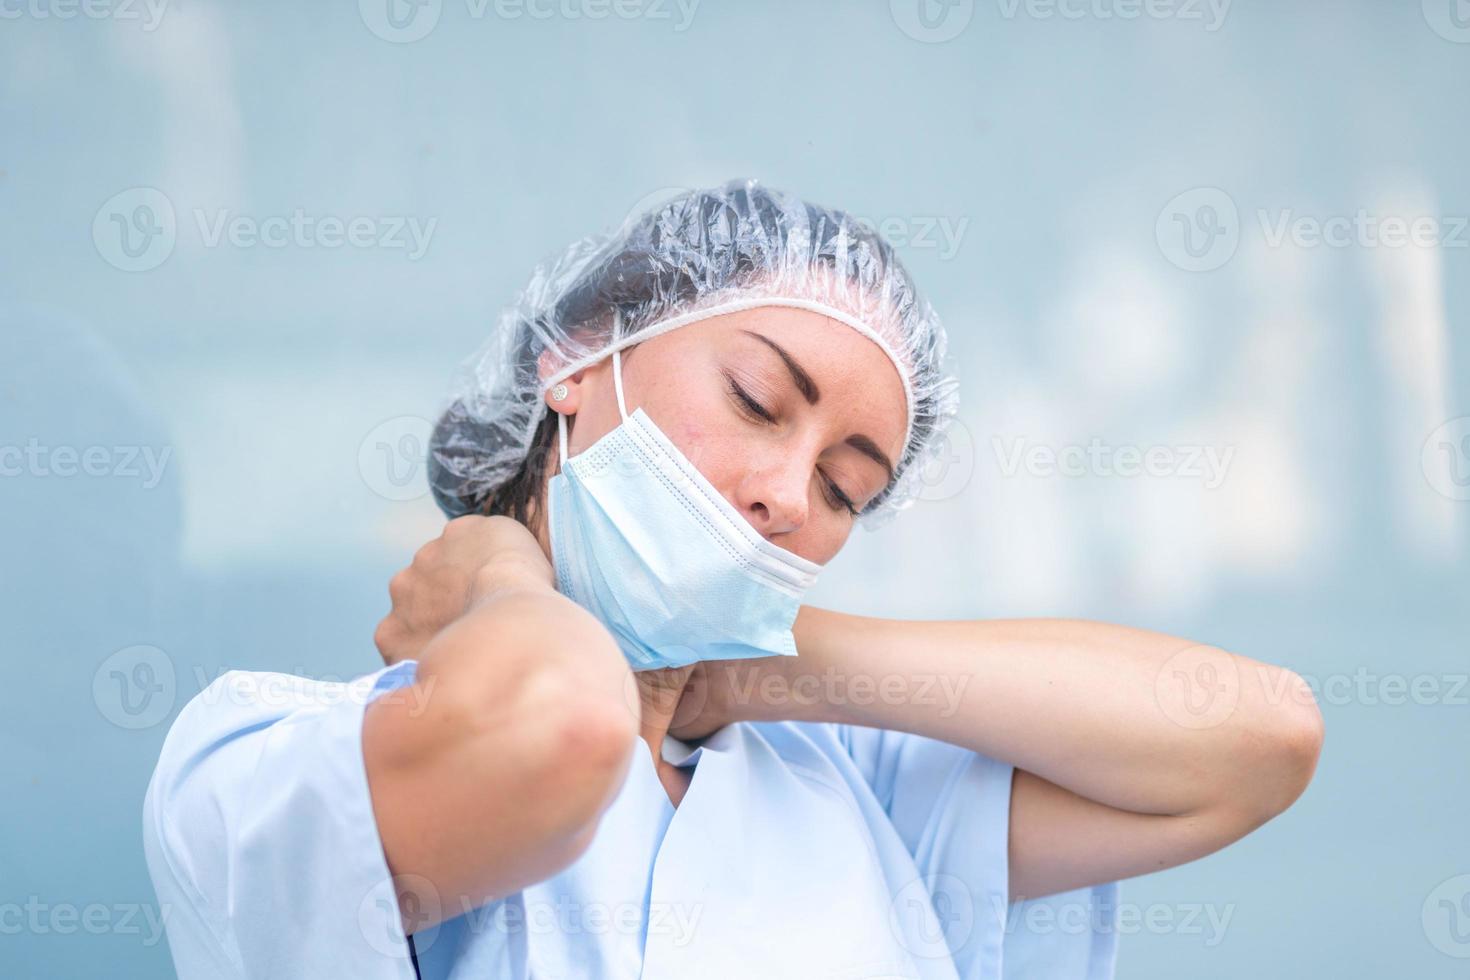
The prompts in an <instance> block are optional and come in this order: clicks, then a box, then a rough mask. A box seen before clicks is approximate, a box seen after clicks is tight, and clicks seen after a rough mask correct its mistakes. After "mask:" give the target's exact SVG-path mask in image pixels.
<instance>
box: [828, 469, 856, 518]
mask: <svg viewBox="0 0 1470 980" xmlns="http://www.w3.org/2000/svg"><path fill="white" fill-rule="evenodd" d="M822 486H823V487H824V488H825V489H826V497H827V503H828V504H829V505H830V506H831V507H832V509H833V510H845V511H847V512H848V513H849V514H851V515H852V516H853V517H856V516H857V505H856V504H854V503H853V502H852V498H851V497H849V496H848V495H847V494H845V493H843V492H842V488H841V487H839V486H838V485H837V482H836V481H835V480H833V479H832V478H831V477H829V476H827V475H826V474H825V473H823V474H822Z"/></svg>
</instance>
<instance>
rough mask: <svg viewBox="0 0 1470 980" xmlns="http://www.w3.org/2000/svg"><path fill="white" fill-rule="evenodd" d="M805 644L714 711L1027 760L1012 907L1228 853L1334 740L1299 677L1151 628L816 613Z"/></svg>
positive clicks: (802, 625)
mask: <svg viewBox="0 0 1470 980" xmlns="http://www.w3.org/2000/svg"><path fill="white" fill-rule="evenodd" d="M795 633H796V644H797V650H798V651H799V654H800V656H798V657H787V658H780V657H777V658H771V659H770V660H763V661H759V662H758V663H759V664H760V665H761V666H760V668H759V670H760V671H761V672H762V673H764V674H765V675H766V676H765V677H764V678H755V677H750V676H742V675H740V674H739V672H738V668H733V667H732V668H727V670H728V671H729V673H728V674H727V676H726V678H725V679H724V680H723V681H721V682H712V684H713V686H712V688H711V699H712V701H717V702H720V703H722V704H723V703H724V702H725V700H726V699H727V698H734V699H735V700H737V701H741V700H743V701H744V702H745V703H744V704H740V705H737V706H731V707H726V708H724V710H725V711H727V712H729V713H731V714H732V715H738V716H739V717H746V718H752V719H758V718H794V719H805V720H817V721H828V722H843V723H847V724H855V725H866V726H871V727H875V728H888V729H894V730H899V731H905V732H912V733H915V734H918V735H923V736H927V737H930V738H935V739H941V740H943V741H946V742H950V743H952V744H955V745H959V746H962V747H964V748H969V749H972V750H974V751H976V752H979V753H982V754H984V755H988V756H991V757H993V758H996V759H1001V760H1004V761H1006V762H1009V763H1011V764H1013V765H1014V766H1015V767H1016V768H1017V772H1016V775H1015V781H1014V786H1013V790H1012V801H1011V838H1010V868H1011V871H1010V874H1011V881H1010V886H1011V893H1012V897H1013V898H1020V897H1037V896H1041V895H1046V894H1051V893H1054V892H1058V891H1065V890H1069V889H1072V888H1079V887H1082V886H1084V885H1092V884H1098V883H1102V882H1106V881H1113V880H1116V879H1119V878H1125V877H1129V876H1131V875H1137V874H1142V873H1145V872H1149V871H1157V870H1159V869H1161V868H1166V867H1171V866H1173V865H1177V864H1181V863H1184V862H1186V861H1190V860H1194V859H1195V858H1198V857H1202V856H1203V855H1205V854H1208V853H1210V852H1212V851H1214V850H1217V849H1219V848H1221V847H1223V846H1225V845H1226V844H1228V843H1230V842H1231V841H1234V840H1236V839H1238V838H1240V837H1242V836H1244V835H1245V834H1247V833H1249V832H1250V831H1251V830H1253V829H1255V828H1256V827H1258V826H1260V825H1261V824H1262V823H1265V822H1266V821H1267V820H1269V819H1271V818H1272V817H1273V816H1275V815H1276V814H1278V813H1280V812H1281V811H1283V810H1285V809H1286V808H1287V807H1288V806H1289V805H1290V804H1291V803H1292V801H1294V800H1295V799H1296V798H1297V797H1298V796H1299V795H1300V794H1301V792H1302V791H1303V789H1305V787H1306V785H1307V782H1308V781H1309V780H1310V779H1311V776H1312V772H1313V770H1314V768H1315V766H1316V761H1317V755H1318V751H1319V749H1320V747H1321V744H1322V719H1321V715H1320V714H1319V712H1318V710H1317V707H1316V703H1315V700H1314V699H1313V697H1312V694H1311V691H1310V689H1308V688H1307V686H1306V685H1305V683H1304V682H1303V681H1302V680H1301V679H1300V678H1299V677H1297V676H1296V675H1295V674H1292V673H1291V672H1290V671H1287V670H1283V669H1282V668H1279V667H1273V666H1270V665H1268V664H1263V663H1259V662H1257V661H1253V660H1248V659H1246V658H1244V657H1240V656H1235V655H1232V654H1229V653H1226V652H1225V651H1223V650H1219V649H1217V648H1213V647H1202V646H1197V645H1192V644H1190V643H1188V642H1186V641H1183V640H1179V639H1175V638H1173V637H1169V636H1164V635H1161V634H1158V633H1150V632H1147V631H1144V630H1137V629H1129V628H1126V627H1121V626H1111V625H1107V624H1101V623H1087V622H1078V621H1067V620H1004V621H981V622H933V623H924V622H902V621H894V620H883V619H873V618H867V617H859V616H848V615H843V614H839V613H833V612H827V611H824V610H820V609H813V608H809V607H804V608H803V609H802V611H801V614H800V616H799V617H798V618H797V621H796V627H795ZM753 663H754V662H753ZM721 687H724V688H725V691H724V693H722V694H716V693H715V692H718V691H719V690H720V688H721ZM742 689H743V692H742ZM685 734H689V733H688V732H686V733H685Z"/></svg>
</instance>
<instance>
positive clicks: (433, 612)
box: [373, 514, 555, 664]
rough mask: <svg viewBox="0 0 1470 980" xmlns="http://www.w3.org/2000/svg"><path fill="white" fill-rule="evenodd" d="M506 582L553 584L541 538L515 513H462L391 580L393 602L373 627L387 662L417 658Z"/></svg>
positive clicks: (550, 587)
mask: <svg viewBox="0 0 1470 980" xmlns="http://www.w3.org/2000/svg"><path fill="white" fill-rule="evenodd" d="M507 586H516V587H527V586H529V587H535V588H546V589H552V588H554V587H555V576H554V575H553V573H552V570H551V563H550V562H548V561H547V560H546V555H545V554H544V553H543V552H542V550H541V544H540V542H538V541H537V540H536V538H535V537H534V536H533V535H532V534H531V532H530V531H528V530H526V528H525V527H524V526H523V525H521V524H519V523H517V522H515V521H513V520H511V519H510V518H508V517H480V516H478V515H474V514H471V515H468V516H465V517H457V518H455V519H454V520H452V521H450V522H449V523H448V524H446V525H444V531H443V533H441V534H440V535H439V537H437V538H435V539H434V540H432V541H430V542H429V543H428V544H426V545H424V546H423V547H422V548H420V549H419V550H418V551H417V552H416V553H415V554H414V556H413V561H412V562H411V563H410V564H409V566H408V567H407V568H404V569H403V570H401V571H399V572H398V573H397V574H396V575H394V576H393V578H392V579H391V580H390V581H389V582H388V597H389V599H391V600H392V603H393V608H392V609H390V610H389V612H388V615H387V616H385V617H383V621H382V622H380V623H379V624H378V628H377V630H376V631H375V632H374V633H373V642H374V643H375V644H376V645H377V647H378V653H379V654H380V655H382V658H383V662H384V663H387V664H394V663H397V662H398V661H400V660H408V659H417V658H418V656H419V653H420V652H421V651H422V650H423V648H424V647H425V646H426V645H427V644H428V642H429V641H430V640H432V639H433V638H434V637H435V635H437V634H438V632H439V631H440V630H442V629H443V628H444V627H446V626H448V625H449V624H450V623H452V622H454V621H455V620H456V619H458V618H459V617H460V616H463V615H464V614H465V613H466V612H468V611H469V610H470V609H471V608H472V607H473V606H474V605H475V604H476V602H478V601H479V600H480V599H482V598H483V597H484V596H486V595H488V594H489V593H490V592H493V591H494V590H496V589H498V588H504V587H507Z"/></svg>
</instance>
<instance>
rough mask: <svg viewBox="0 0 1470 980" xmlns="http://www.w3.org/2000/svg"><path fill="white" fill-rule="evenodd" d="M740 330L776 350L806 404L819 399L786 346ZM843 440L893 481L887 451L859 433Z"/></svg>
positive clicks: (816, 391)
mask: <svg viewBox="0 0 1470 980" xmlns="http://www.w3.org/2000/svg"><path fill="white" fill-rule="evenodd" d="M741 332H742V333H744V334H746V335H748V336H751V337H754V338H755V339H756V340H759V341H760V342H761V343H763V344H765V345H766V346H767V347H769V348H770V349H771V350H773V351H775V352H776V354H777V356H779V357H780V358H781V363H783V364H785V365H786V370H787V371H790V372H791V380H792V382H793V383H794V384H795V385H796V390H797V391H800V392H801V397H803V398H805V399H806V403H807V404H808V405H815V404H816V403H817V402H818V401H819V400H820V399H821V397H822V392H821V390H820V389H818V388H817V383H816V382H815V381H813V380H812V376H811V375H810V374H807V373H806V369H805V368H803V367H802V366H801V364H800V363H798V362H797V360H796V358H794V357H792V356H791V355H790V354H789V353H787V351H786V348H784V347H782V346H781V345H780V344H778V343H776V342H775V341H774V340H772V339H771V338H770V337H767V336H766V335H765V334H761V333H757V332H756V331H754V330H744V331H741ZM845 441H846V443H847V445H849V446H851V447H852V448H853V449H856V450H857V451H858V452H860V453H862V454H863V455H864V456H866V457H868V458H869V459H871V460H872V461H873V462H875V463H877V464H878V465H879V466H881V467H883V470H884V472H886V473H887V474H888V482H889V483H892V482H893V461H892V460H890V459H889V458H888V454H887V453H885V452H884V451H883V450H881V449H879V448H878V444H877V443H875V442H873V440H872V439H869V438H868V437H867V436H865V435H863V434H861V433H858V434H856V435H851V436H848V437H847V439H846V440H845ZM886 485H887V484H885V486H886Z"/></svg>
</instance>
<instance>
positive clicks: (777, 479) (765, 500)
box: [735, 461, 810, 539]
mask: <svg viewBox="0 0 1470 980" xmlns="http://www.w3.org/2000/svg"><path fill="white" fill-rule="evenodd" d="M809 482H810V481H809V480H808V479H807V478H806V477H805V475H804V473H803V472H801V470H800V468H799V467H797V466H794V465H791V462H790V461H786V462H785V463H783V464H782V465H779V466H772V467H765V468H762V469H760V470H757V471H753V472H751V473H749V474H747V475H746V478H745V479H744V480H743V481H741V484H740V489H739V491H738V492H737V497H738V498H739V499H737V500H736V501H735V505H736V506H737V507H739V508H740V512H741V513H742V514H744V515H745V519H746V520H748V521H750V523H751V526H752V527H754V528H755V529H756V530H757V531H759V532H760V533H761V535H762V536H763V537H765V538H767V539H769V538H771V537H772V536H774V535H777V534H789V533H790V532H792V531H795V530H797V529H799V528H800V527H802V526H803V525H804V524H806V518H807V507H808V502H807V487H808V484H809Z"/></svg>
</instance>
